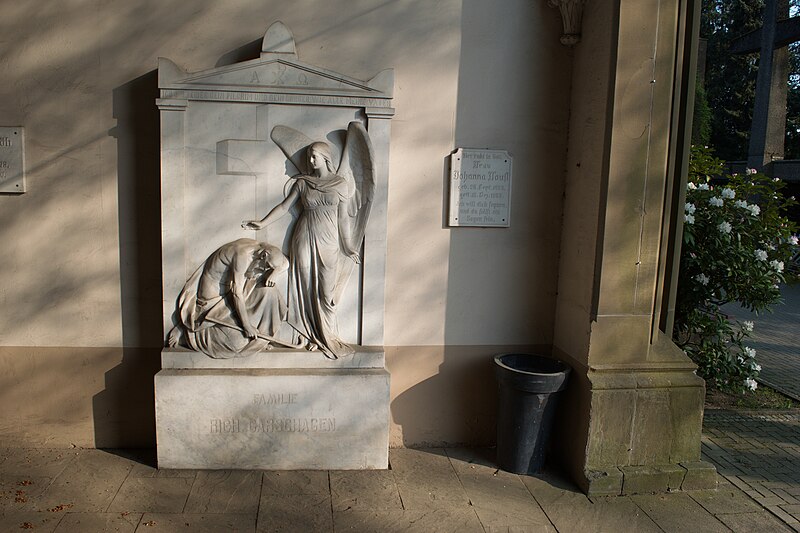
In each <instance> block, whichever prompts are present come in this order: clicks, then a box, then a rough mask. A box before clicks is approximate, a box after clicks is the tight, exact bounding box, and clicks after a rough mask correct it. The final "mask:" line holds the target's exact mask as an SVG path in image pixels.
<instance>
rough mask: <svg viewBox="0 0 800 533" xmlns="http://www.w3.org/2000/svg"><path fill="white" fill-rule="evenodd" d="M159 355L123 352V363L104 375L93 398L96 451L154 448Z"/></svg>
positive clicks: (155, 352)
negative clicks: (121, 448)
mask: <svg viewBox="0 0 800 533" xmlns="http://www.w3.org/2000/svg"><path fill="white" fill-rule="evenodd" d="M159 354H160V349H147V348H142V349H140V348H124V349H123V351H122V362H121V363H120V364H118V365H117V366H115V367H114V368H112V369H111V370H109V371H108V372H106V373H105V376H104V387H103V390H101V391H100V392H99V393H97V394H95V395H94V396H93V397H92V416H93V418H94V445H95V447H97V448H119V447H125V448H153V447H155V445H156V421H155V409H156V407H155V396H154V395H155V391H154V382H153V378H154V376H155V375H156V372H158V371H159V370H160V369H161V361H160V358H159Z"/></svg>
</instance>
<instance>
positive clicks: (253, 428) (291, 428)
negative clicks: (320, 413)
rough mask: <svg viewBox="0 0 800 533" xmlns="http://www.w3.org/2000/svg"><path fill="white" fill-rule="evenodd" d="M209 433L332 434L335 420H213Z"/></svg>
mask: <svg viewBox="0 0 800 533" xmlns="http://www.w3.org/2000/svg"><path fill="white" fill-rule="evenodd" d="M209 427H210V430H209V433H212V434H215V433H216V434H230V433H279V432H284V433H331V432H333V431H336V419H335V418H242V419H239V418H212V419H211V421H210V424H209Z"/></svg>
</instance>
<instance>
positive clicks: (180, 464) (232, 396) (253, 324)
mask: <svg viewBox="0 0 800 533" xmlns="http://www.w3.org/2000/svg"><path fill="white" fill-rule="evenodd" d="M393 85H394V74H393V72H392V71H391V70H385V71H383V72H381V73H379V74H378V75H377V76H375V77H374V78H372V79H371V80H369V81H361V80H356V79H353V78H350V77H348V76H345V75H343V74H338V73H335V72H332V71H329V70H325V69H322V68H319V67H315V66H312V65H308V64H306V63H302V62H300V61H299V60H298V58H297V53H296V51H295V44H294V38H293V36H292V34H291V32H290V31H289V29H288V28H287V27H286V26H284V25H283V24H282V23H280V22H276V23H275V24H273V25H272V26H271V27H270V28H269V29H268V30H267V32H266V34H265V35H264V40H263V44H262V52H261V57H260V58H258V59H254V60H251V61H244V62H241V63H237V64H234V65H228V66H223V67H218V68H214V69H210V70H205V71H201V72H195V73H187V72H184V71H182V70H181V69H180V68H179V67H178V66H177V65H175V64H174V63H172V62H171V61H169V60H166V59H161V60H160V63H159V88H160V92H161V98H159V100H158V106H159V108H160V110H161V147H162V148H161V149H162V152H161V169H162V170H161V180H162V187H161V190H162V197H161V202H162V261H163V277H164V278H163V295H164V302H163V312H164V331H165V336H166V339H165V345H166V347H165V348H164V350H163V351H162V356H161V361H162V370H161V371H160V372H159V373H158V374H157V375H156V378H155V390H156V434H157V446H158V463H159V467H166V468H207V469H222V468H243V469H248V468H264V469H358V468H386V467H387V464H388V432H389V374H388V372H387V371H386V369H385V363H384V352H383V316H384V270H385V256H386V198H387V197H386V192H387V182H388V160H389V124H390V119H391V117H392V115H393V114H394V110H393V109H392V108H391V102H392V92H393Z"/></svg>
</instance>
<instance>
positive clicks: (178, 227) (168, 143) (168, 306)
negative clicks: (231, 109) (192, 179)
mask: <svg viewBox="0 0 800 533" xmlns="http://www.w3.org/2000/svg"><path fill="white" fill-rule="evenodd" d="M157 104H158V108H159V109H160V110H161V139H162V141H161V175H162V176H185V174H186V166H185V154H184V152H185V150H184V145H185V140H184V130H185V126H184V121H185V118H186V106H187V105H188V102H187V101H186V100H176V99H164V98H160V99H158V101H157ZM184 183H185V180H182V179H175V180H171V181H169V182H166V183H165V182H164V181H163V180H162V181H161V187H162V190H161V197H162V198H164V197H167V198H171V199H173V201H172V202H171V203H168V204H162V209H161V243H162V252H161V253H162V254H164V257H163V258H162V264H163V269H162V276H163V284H164V285H163V287H164V289H163V294H162V297H163V302H162V304H163V307H162V309H163V313H164V319H163V324H164V335H166V334H167V333H168V332H169V330H171V329H172V326H173V323H172V313H173V312H174V311H175V301H176V300H177V298H178V294H180V292H181V289H182V288H183V284H184V283H186V279H187V278H188V276H189V274H191V272H186V268H185V266H184V264H185V260H186V242H185V239H184V234H185V227H184V224H185V217H184V205H183V197H184V194H183V193H184V191H183V188H184ZM165 187H170V188H171V190H164V188H165Z"/></svg>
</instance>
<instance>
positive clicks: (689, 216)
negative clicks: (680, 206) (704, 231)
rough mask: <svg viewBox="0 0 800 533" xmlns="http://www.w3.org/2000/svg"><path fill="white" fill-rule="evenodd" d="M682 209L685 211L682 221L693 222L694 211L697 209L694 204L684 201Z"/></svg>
mask: <svg viewBox="0 0 800 533" xmlns="http://www.w3.org/2000/svg"><path fill="white" fill-rule="evenodd" d="M684 210H685V211H686V213H684V215H683V221H684V222H686V223H687V224H694V212H695V211H696V210H697V208H696V207H695V205H694V204H693V203H691V202H686V205H685V206H684Z"/></svg>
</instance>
